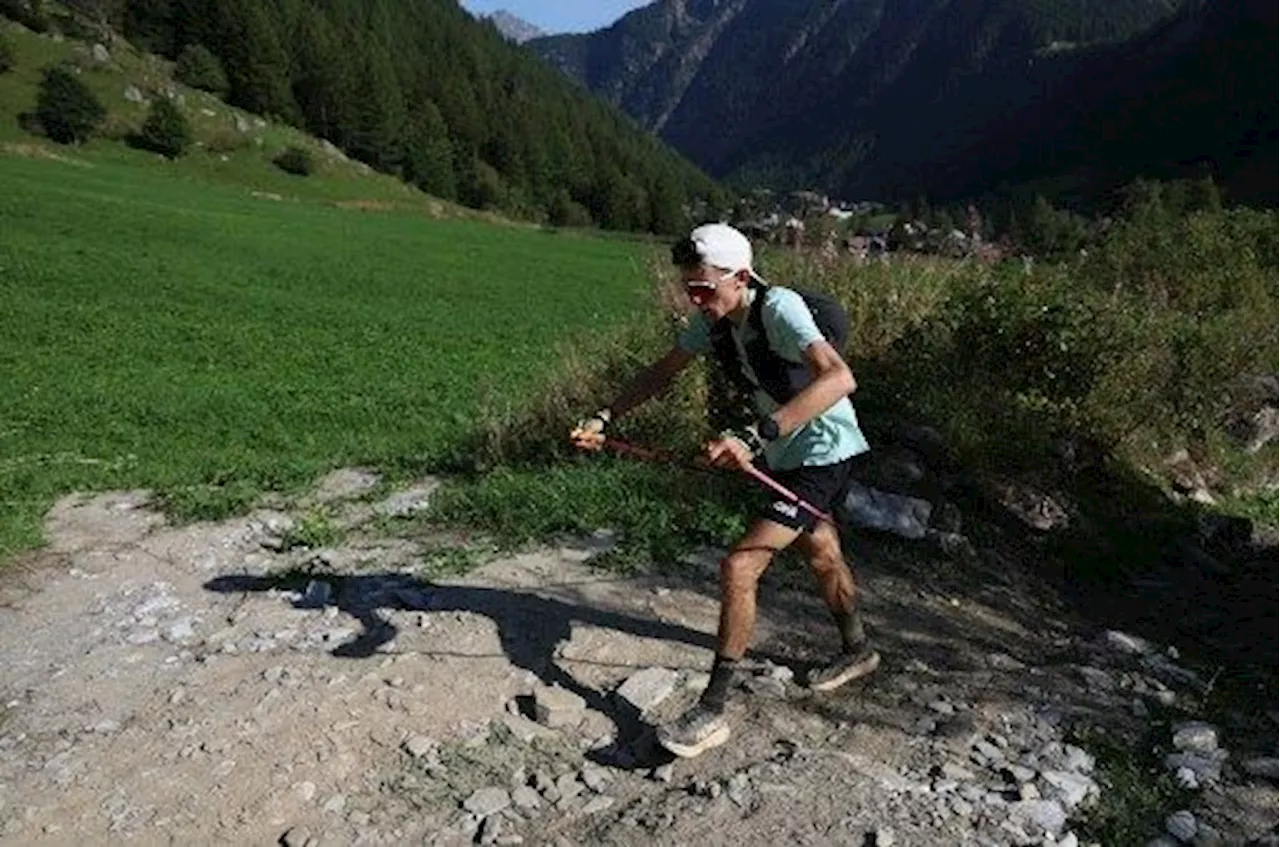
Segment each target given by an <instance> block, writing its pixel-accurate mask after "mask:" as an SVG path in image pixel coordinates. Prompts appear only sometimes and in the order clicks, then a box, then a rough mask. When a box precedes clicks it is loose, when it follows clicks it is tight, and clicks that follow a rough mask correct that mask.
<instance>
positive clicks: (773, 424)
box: [756, 416, 782, 441]
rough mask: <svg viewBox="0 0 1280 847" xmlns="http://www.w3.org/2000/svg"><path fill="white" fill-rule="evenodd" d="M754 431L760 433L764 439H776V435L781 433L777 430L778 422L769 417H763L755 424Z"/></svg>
mask: <svg viewBox="0 0 1280 847" xmlns="http://www.w3.org/2000/svg"><path fill="white" fill-rule="evenodd" d="M756 432H758V433H760V437H761V438H763V439H764V440H765V441H777V440H778V436H779V435H781V434H782V433H781V432H779V431H778V422H777V421H775V420H774V419H773V418H771V417H767V416H766V417H763V418H761V419H760V421H759V422H758V423H757V424H756Z"/></svg>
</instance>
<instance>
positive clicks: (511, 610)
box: [204, 573, 716, 769]
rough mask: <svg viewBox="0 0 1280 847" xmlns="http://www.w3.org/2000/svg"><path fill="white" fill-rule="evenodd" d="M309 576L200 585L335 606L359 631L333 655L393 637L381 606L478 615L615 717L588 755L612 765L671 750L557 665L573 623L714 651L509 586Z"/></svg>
mask: <svg viewBox="0 0 1280 847" xmlns="http://www.w3.org/2000/svg"><path fill="white" fill-rule="evenodd" d="M313 580H314V581H316V582H317V583H319V582H320V581H321V580H320V578H319V577H312V576H309V575H306V574H296V573H294V574H282V575H278V576H251V575H247V574H230V575H225V576H219V577H215V578H214V579H211V580H209V581H208V582H206V583H205V585H204V587H205V588H206V589H207V590H209V591H214V592H217V593H220V594H246V593H255V592H265V591H271V590H276V591H281V590H284V591H293V592H297V593H298V595H299V596H300V598H301V599H298V600H295V601H294V602H293V605H294V606H295V607H296V608H313V609H317V610H321V609H324V608H325V607H327V606H336V607H337V608H338V609H339V610H341V611H343V612H345V613H347V614H348V615H351V616H352V617H353V618H355V619H356V620H358V621H359V622H360V623H361V625H362V631H361V632H360V633H358V634H357V635H356V636H355V637H354V638H353V639H352V640H350V641H347V642H346V643H343V644H340V645H338V646H337V647H335V648H334V649H333V650H332V651H331V653H332V655H334V656H338V657H341V658H347V659H363V658H368V657H370V656H373V655H374V654H375V653H376V652H377V650H378V648H379V647H381V646H382V645H384V644H387V643H389V642H390V641H392V640H393V639H394V638H395V637H396V634H397V628H396V626H395V624H394V623H392V622H391V621H390V620H388V619H387V618H386V617H385V616H384V614H383V613H384V612H387V611H418V612H428V613H443V612H471V613H475V614H480V615H484V616H485V617H488V618H489V619H490V620H492V621H493V622H494V623H495V624H496V625H497V629H498V638H499V641H500V642H501V645H502V650H503V652H504V653H505V654H506V656H507V658H508V659H509V660H510V661H511V663H512V664H513V665H515V666H516V667H518V668H521V669H524V670H527V671H530V672H532V673H533V674H534V675H535V676H537V677H538V679H539V680H541V681H542V682H543V683H544V684H546V685H552V686H555V685H558V686H560V687H561V688H563V689H565V690H566V691H571V692H573V693H575V694H577V695H578V696H579V697H581V698H582V699H583V700H584V701H586V704H587V707H588V708H590V709H593V710H595V711H598V712H600V713H601V714H604V715H606V716H607V717H609V719H610V720H612V721H613V722H614V724H615V725H616V727H617V733H616V735H615V737H616V739H617V741H616V742H615V744H614V745H613V746H612V747H610V748H608V749H607V750H603V751H595V752H594V753H593V754H592V755H591V758H593V759H594V760H596V761H598V762H600V763H602V764H608V765H611V766H613V767H622V768H637V769H638V768H642V767H653V766H654V765H656V764H661V763H663V762H665V761H669V755H668V754H666V753H665V751H662V750H661V749H660V748H659V747H658V745H657V744H655V743H654V742H653V728H652V727H651V726H649V725H648V724H646V723H645V722H644V721H643V720H642V719H641V715H640V713H639V712H638V711H637V710H636V709H635V707H634V706H632V705H631V704H630V703H627V702H626V701H625V700H622V699H621V698H617V697H613V696H610V695H609V694H607V693H603V692H601V691H598V690H597V689H595V688H592V687H590V686H587V685H583V684H582V683H581V682H579V681H578V680H577V679H576V678H575V677H574V676H573V675H572V674H570V673H568V672H567V671H565V670H564V669H563V668H562V667H560V666H559V664H557V662H556V660H555V659H556V649H557V646H558V645H560V644H561V643H567V642H568V641H569V639H570V637H571V636H572V627H573V625H574V624H578V625H586V626H595V627H600V628H603V629H611V630H614V631H616V632H622V633H626V634H628V635H635V636H639V637H642V638H652V639H656V640H661V641H672V642H679V643H683V644H688V645H690V646H693V647H699V648H702V649H705V650H708V651H714V650H715V646H716V645H715V636H714V635H711V634H708V633H705V632H699V631H697V630H693V629H689V628H687V627H684V626H679V625H677V624H670V623H665V622H663V621H659V620H654V619H649V618H640V617H635V616H633V615H630V614H626V613H624V612H619V611H611V610H608V609H600V608H594V607H591V606H586V605H579V604H575V603H571V602H566V601H564V600H559V599H555V598H549V597H543V596H539V595H536V594H530V593H525V592H522V591H517V590H511V589H503V588H486V587H480V586H468V585H440V584H436V583H431V582H427V581H424V580H421V579H418V578H415V577H413V576H410V575H407V574H399V573H375V574H360V575H333V574H326V575H325V576H324V577H323V582H324V583H327V584H328V585H329V586H330V589H331V590H330V591H327V592H326V591H323V590H315V589H314V588H313V590H312V591H310V592H308V586H309V584H310V583H311V582H312V581H313ZM521 705H522V709H527V708H528V703H527V702H522V704H521Z"/></svg>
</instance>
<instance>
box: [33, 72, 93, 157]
mask: <svg viewBox="0 0 1280 847" xmlns="http://www.w3.org/2000/svg"><path fill="white" fill-rule="evenodd" d="M106 115H107V110H106V109H105V108H104V107H103V105H102V103H101V102H99V100H98V98H97V97H95V96H94V93H93V92H92V91H90V90H89V88H88V86H86V85H85V84H84V83H83V82H81V81H80V79H79V78H78V77H77V76H76V75H75V74H74V73H72V72H71V71H70V69H68V68H65V67H63V66H61V65H55V66H54V67H51V68H47V69H45V72H44V77H43V78H42V79H41V81H40V90H39V93H38V94H37V95H36V118H37V119H38V120H39V121H40V125H41V126H42V127H44V131H45V134H46V135H48V136H49V137H50V138H52V139H53V140H54V141H57V142H58V143H59V144H72V143H75V142H80V141H86V140H88V138H89V136H91V135H92V134H93V131H94V130H95V129H96V128H97V126H98V124H99V123H101V122H102V119H103V118H104V117H106Z"/></svg>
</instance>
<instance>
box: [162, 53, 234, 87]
mask: <svg viewBox="0 0 1280 847" xmlns="http://www.w3.org/2000/svg"><path fill="white" fill-rule="evenodd" d="M174 76H175V77H177V79H178V81H179V82H182V83H185V84H186V85H189V86H191V87H192V88H198V89H200V90H201V91H208V92H210V93H212V94H216V95H218V96H219V97H221V96H223V95H225V94H226V93H227V92H228V91H229V90H230V88H231V86H230V84H229V83H228V82H227V74H226V72H225V71H223V69H222V63H221V62H219V61H218V57H217V56H215V55H213V53H211V52H210V51H209V50H208V48H206V47H205V46H204V45H203V44H188V45H187V46H186V47H184V48H183V49H182V54H181V55H179V56H178V64H177V67H176V68H174Z"/></svg>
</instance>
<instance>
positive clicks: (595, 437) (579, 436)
mask: <svg viewBox="0 0 1280 847" xmlns="http://www.w3.org/2000/svg"><path fill="white" fill-rule="evenodd" d="M612 417H613V416H612V414H610V412H609V410H608V409H601V410H600V411H599V412H596V413H595V414H594V415H592V416H591V417H589V418H587V419H586V420H585V421H579V422H578V425H577V426H576V427H574V428H573V429H572V430H570V431H569V440H570V441H572V442H573V446H574V447H577V448H578V449H579V450H590V451H592V452H594V451H597V450H600V449H601V448H603V447H604V440H605V439H604V428H605V427H606V426H607V425H608V424H609V421H610V420H611V419H612Z"/></svg>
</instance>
